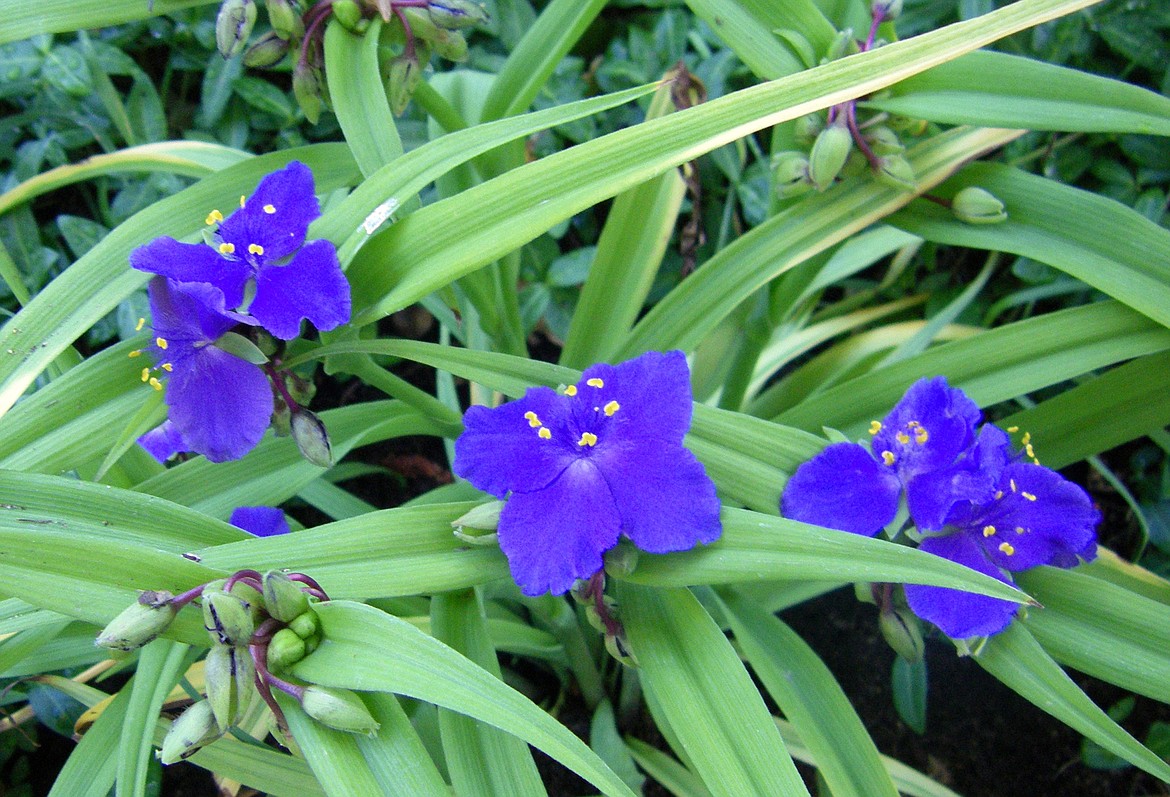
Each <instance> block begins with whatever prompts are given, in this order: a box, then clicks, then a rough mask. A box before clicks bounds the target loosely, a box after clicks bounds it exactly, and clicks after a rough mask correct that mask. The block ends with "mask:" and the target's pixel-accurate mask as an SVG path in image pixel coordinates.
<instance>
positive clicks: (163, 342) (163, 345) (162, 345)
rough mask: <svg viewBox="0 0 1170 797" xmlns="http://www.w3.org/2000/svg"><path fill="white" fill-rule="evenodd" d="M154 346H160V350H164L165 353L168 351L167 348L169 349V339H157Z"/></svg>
mask: <svg viewBox="0 0 1170 797" xmlns="http://www.w3.org/2000/svg"><path fill="white" fill-rule="evenodd" d="M154 345H155V346H158V347H159V348H160V349H162V350H163V351H166V348H167V339H166V338H155V339H154Z"/></svg>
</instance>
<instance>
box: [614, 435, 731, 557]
mask: <svg viewBox="0 0 1170 797" xmlns="http://www.w3.org/2000/svg"><path fill="white" fill-rule="evenodd" d="M626 447H627V451H626V452H623V453H624V456H618V455H616V454H615V453H613V452H610V451H609V450H607V451H605V452H604V454H605V456H604V457H603V456H594V457H593V460H592V461H593V462H594V463H596V465H597V467H598V469H599V470H600V471H601V473H602V475H603V476H604V477H605V481H606V483H607V484H608V485H609V490H610V493H611V494H612V495H613V500H614V503H615V504H616V505H617V506H618V511H619V512H620V513H621V518H622V531H623V532H625V534H626V536H628V537H629V538H630V539H631V540H633V541H634V544H635V545H637V546H638V547H639V548H641V549H642V550H643V551H649V552H650V553H670V552H671V551H685V550H688V549H690V548H693V547H694V546H695V544H696V543H700V542H703V543H708V542H714V541H715V540H717V539H719V534H720V533H721V532H722V530H723V524H722V523H721V522H720V521H719V498H718V496H716V495H715V483H714V482H712V481H711V478H710V477H709V476H707V471H706V470H705V469H704V468H703V465H702V463H701V462H699V461H698V460H697V459H695V455H694V454H692V453H691V452H690V451H688V450H687V449H685V448H683V447H682V446H679V445H665V444H662V443H650V444H647V443H645V442H638V443H635V444H630V443H627V444H626ZM601 453H602V452H598V454H599V455H600V454H601Z"/></svg>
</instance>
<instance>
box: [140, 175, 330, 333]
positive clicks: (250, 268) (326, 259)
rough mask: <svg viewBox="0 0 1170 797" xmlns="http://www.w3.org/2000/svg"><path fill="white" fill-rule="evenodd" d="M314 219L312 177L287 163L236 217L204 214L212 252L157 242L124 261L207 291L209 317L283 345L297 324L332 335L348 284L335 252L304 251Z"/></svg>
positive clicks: (320, 245) (315, 245) (325, 246)
mask: <svg viewBox="0 0 1170 797" xmlns="http://www.w3.org/2000/svg"><path fill="white" fill-rule="evenodd" d="M319 215H321V213H320V210H319V208H318V206H317V198H316V196H314V194H313V173H312V172H311V171H309V167H307V166H305V164H303V163H300V162H298V161H293V162H291V163H289V165H288V166H286V167H285V168H284V169H282V170H280V171H278V172H273V173H272V174H269V175H268V176H266V177H265V178H264V179H263V180H261V181H260V184H259V185H258V186H256V191H255V193H254V194H253V195H252V196H251V197H250V198H245V197H240V209H239V210H237V211H236V212H235V213H232V214H231V215H230V216H228V217H227V218H226V219H225V218H224V216H223V214H222V213H220V212H219V211H218V210H212V211H211V212H210V214H209V215H208V216H207V224H208V225H214V224H219V228H218V231H217V233H216V235H215V240H216V246H215V247H214V248H213V247H211V246H207V245H205V244H185V243H180V242H179V241H176V240H175V239H173V238H167V237H163V238H156V239H155V240H153V241H151V242H150V243H149V244H146V245H145V246H140V247H138V248H137V249H135V250H134V251H133V252H131V253H130V265H132V266H133V267H134V268H136V269H138V270H139V271H147V272H150V273H152V274H159V275H162V276H164V277H169V278H170V279H172V280H175V281H177V282H180V283H183V284H188V283H204V284H206V285H208V286H211V287H212V288H214V291H213V292H211V293H209V294H207V296H206V300H207V301H208V303H209V306H210V307H211V308H212V309H214V310H218V311H220V312H222V313H225V314H227V315H228V316H230V317H231V318H234V319H235V320H236V321H242V322H244V323H247V324H259V325H260V326H262V327H264V328H265V329H267V330H268V331H269V332H271V333H272V334H273V335H275V336H276V337H278V338H281V339H283V340H291V339H292V338H295V337H296V336H297V334H298V332H299V331H300V326H301V320H302V319H308V320H309V321H311V322H312V323H313V325H314V326H315V327H317V329H319V330H322V331H326V330H330V329H333V328H335V327H337V326H339V325H341V324H344V323H345V322H346V321H348V320H349V313H350V296H349V283H347V282H346V280H345V275H344V274H343V273H342V271H341V265H340V264H339V263H338V260H337V252H336V251H335V250H334V248H333V244H331V243H330V242H328V241H324V240H319V241H311V242H310V243H308V244H305V233H306V231H307V230H308V228H309V224H310V223H311V222H312V221H313V220H314V219H316V218H317V217H318V216H319Z"/></svg>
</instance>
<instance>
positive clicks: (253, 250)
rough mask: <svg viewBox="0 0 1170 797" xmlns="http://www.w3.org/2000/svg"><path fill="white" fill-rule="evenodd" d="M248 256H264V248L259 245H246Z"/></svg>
mask: <svg viewBox="0 0 1170 797" xmlns="http://www.w3.org/2000/svg"><path fill="white" fill-rule="evenodd" d="M248 254H250V255H262V254H264V247H263V246H261V245H260V244H248Z"/></svg>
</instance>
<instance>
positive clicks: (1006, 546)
mask: <svg viewBox="0 0 1170 797" xmlns="http://www.w3.org/2000/svg"><path fill="white" fill-rule="evenodd" d="M999 549H1000V550H1001V551H1003V552H1004V553H1005V554H1007V555H1008V556H1011V555H1012V554H1014V553H1015V552H1016V549H1015V548H1014V547H1012V544H1011V543H1010V542H1001V543H1000V544H999Z"/></svg>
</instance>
